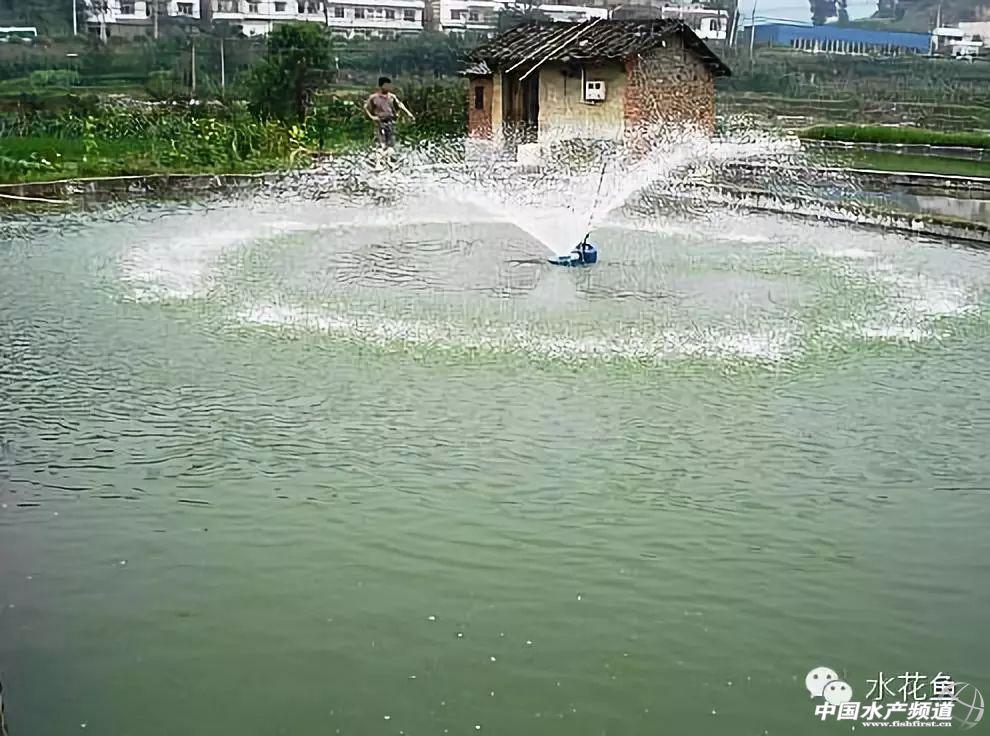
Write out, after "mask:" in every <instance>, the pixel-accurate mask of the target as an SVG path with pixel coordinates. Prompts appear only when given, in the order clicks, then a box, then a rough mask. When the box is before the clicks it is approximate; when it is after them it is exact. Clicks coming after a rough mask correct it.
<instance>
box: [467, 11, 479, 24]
mask: <svg viewBox="0 0 990 736" xmlns="http://www.w3.org/2000/svg"><path fill="white" fill-rule="evenodd" d="M468 20H469V21H471V22H472V23H477V22H478V14H477V13H476V12H474V11H473V10H472V11H471V12H470V13H468Z"/></svg>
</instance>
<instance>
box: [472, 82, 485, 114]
mask: <svg viewBox="0 0 990 736" xmlns="http://www.w3.org/2000/svg"><path fill="white" fill-rule="evenodd" d="M474 109H475V110H484V109H485V88H484V87H482V86H480V85H479V86H477V87H475V88H474Z"/></svg>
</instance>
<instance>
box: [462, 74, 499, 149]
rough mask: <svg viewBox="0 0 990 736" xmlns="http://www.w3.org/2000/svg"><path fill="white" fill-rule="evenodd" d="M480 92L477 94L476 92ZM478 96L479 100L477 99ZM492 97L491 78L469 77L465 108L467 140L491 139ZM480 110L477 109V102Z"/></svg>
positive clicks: (492, 86)
mask: <svg viewBox="0 0 990 736" xmlns="http://www.w3.org/2000/svg"><path fill="white" fill-rule="evenodd" d="M479 89H480V90H481V92H480V93H479V92H478V90H479ZM479 94H480V96H481V99H480V100H479V99H478V95H479ZM493 96H494V85H493V84H492V78H491V77H471V78H470V83H469V84H468V92H467V98H468V99H467V106H468V137H469V138H491V137H492V99H493ZM479 101H480V102H481V108H480V109H479V108H478V104H477V103H478V102H479Z"/></svg>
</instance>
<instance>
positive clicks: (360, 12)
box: [354, 8, 364, 19]
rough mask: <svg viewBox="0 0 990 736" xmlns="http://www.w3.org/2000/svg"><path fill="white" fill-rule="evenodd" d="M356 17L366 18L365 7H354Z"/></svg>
mask: <svg viewBox="0 0 990 736" xmlns="http://www.w3.org/2000/svg"><path fill="white" fill-rule="evenodd" d="M354 17H355V18H358V19H360V18H364V8H354Z"/></svg>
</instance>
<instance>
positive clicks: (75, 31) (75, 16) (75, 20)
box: [72, 0, 79, 36]
mask: <svg viewBox="0 0 990 736" xmlns="http://www.w3.org/2000/svg"><path fill="white" fill-rule="evenodd" d="M72 35H73V36H78V35H79V11H78V10H76V0H72Z"/></svg>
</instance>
